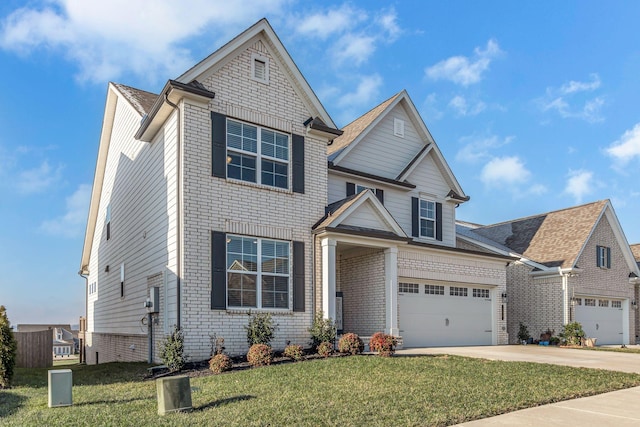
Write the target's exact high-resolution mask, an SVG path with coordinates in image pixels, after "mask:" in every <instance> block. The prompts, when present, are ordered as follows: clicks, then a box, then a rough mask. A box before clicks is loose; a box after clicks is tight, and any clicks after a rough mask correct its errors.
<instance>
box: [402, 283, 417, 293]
mask: <svg viewBox="0 0 640 427" xmlns="http://www.w3.org/2000/svg"><path fill="white" fill-rule="evenodd" d="M419 289H420V285H418V284H417V283H398V292H402V293H405V294H417V293H418V292H419Z"/></svg>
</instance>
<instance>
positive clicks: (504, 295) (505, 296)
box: [501, 292, 507, 302]
mask: <svg viewBox="0 0 640 427" xmlns="http://www.w3.org/2000/svg"><path fill="white" fill-rule="evenodd" d="M501 296H502V301H503V302H507V293H506V292H503V293H502V295H501Z"/></svg>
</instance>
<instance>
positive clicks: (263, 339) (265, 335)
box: [244, 313, 276, 347]
mask: <svg viewBox="0 0 640 427" xmlns="http://www.w3.org/2000/svg"><path fill="white" fill-rule="evenodd" d="M249 316H251V317H250V319H249V324H248V325H247V326H245V327H244V329H245V330H246V331H247V343H248V344H249V347H251V346H252V345H254V344H265V345H271V340H272V339H273V334H274V332H275V330H276V325H274V324H273V319H272V318H271V313H255V314H253V315H252V314H251V313H249Z"/></svg>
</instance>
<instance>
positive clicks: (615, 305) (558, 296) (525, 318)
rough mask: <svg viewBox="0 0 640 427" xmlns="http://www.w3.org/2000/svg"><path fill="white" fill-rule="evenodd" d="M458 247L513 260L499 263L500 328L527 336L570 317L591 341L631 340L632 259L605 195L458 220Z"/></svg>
mask: <svg viewBox="0 0 640 427" xmlns="http://www.w3.org/2000/svg"><path fill="white" fill-rule="evenodd" d="M457 229H458V240H459V245H460V246H462V247H467V248H475V249H485V250H490V251H492V252H494V253H500V254H509V255H512V256H517V257H519V258H520V259H519V260H518V261H517V262H514V263H513V264H511V265H510V266H509V267H508V269H507V293H508V301H509V304H508V319H509V321H508V330H509V339H510V342H511V343H515V342H517V334H518V329H519V324H520V323H522V324H524V325H525V326H527V328H528V329H529V331H530V332H531V334H532V335H533V336H534V338H538V336H539V334H541V333H543V332H545V331H546V330H547V329H551V330H554V331H555V332H556V333H559V332H560V331H561V330H562V327H563V325H565V324H567V323H569V322H572V321H578V322H580V323H582V327H583V329H584V330H585V333H586V334H587V335H588V336H590V337H594V338H597V339H598V344H632V343H635V341H636V335H637V331H638V330H639V329H638V311H637V301H638V300H637V287H638V284H639V281H638V275H639V273H640V272H639V271H638V265H637V264H636V262H635V259H634V257H633V254H632V252H631V249H630V248H629V244H628V243H627V240H626V238H625V235H624V232H623V231H622V228H621V226H620V223H619V222H618V219H617V217H616V214H615V212H614V210H613V207H612V206H611V202H610V201H609V200H602V201H598V202H594V203H589V204H586V205H581V206H576V207H572V208H568V209H563V210H559V211H554V212H547V213H544V214H540V215H535V216H530V217H526V218H521V219H515V220H512V221H506V222H502V223H499V224H492V225H484V226H481V225H477V224H469V223H462V222H459V223H458V226H457Z"/></svg>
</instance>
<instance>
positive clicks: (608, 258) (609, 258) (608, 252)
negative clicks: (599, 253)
mask: <svg viewBox="0 0 640 427" xmlns="http://www.w3.org/2000/svg"><path fill="white" fill-rule="evenodd" d="M607 268H611V248H607Z"/></svg>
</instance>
